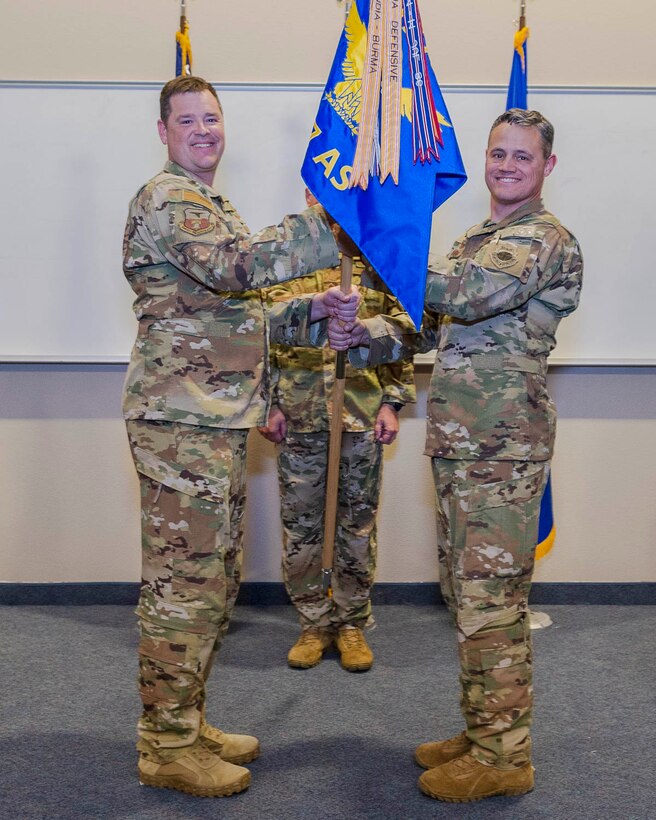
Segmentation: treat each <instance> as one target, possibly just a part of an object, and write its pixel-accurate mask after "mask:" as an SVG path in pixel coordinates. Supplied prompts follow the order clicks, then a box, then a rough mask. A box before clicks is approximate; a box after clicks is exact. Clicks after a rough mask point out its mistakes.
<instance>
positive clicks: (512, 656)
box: [461, 619, 533, 766]
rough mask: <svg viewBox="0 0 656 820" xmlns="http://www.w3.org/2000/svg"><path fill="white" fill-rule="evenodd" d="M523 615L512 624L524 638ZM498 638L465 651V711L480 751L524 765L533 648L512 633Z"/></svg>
mask: <svg viewBox="0 0 656 820" xmlns="http://www.w3.org/2000/svg"><path fill="white" fill-rule="evenodd" d="M524 620H525V619H522V622H520V623H518V624H515V626H514V627H513V628H512V630H510V631H511V632H513V633H515V638H517V639H519V640H521V632H522V631H523V628H524V624H523V621H524ZM485 637H486V643H488V644H489V643H490V640H491V641H492V642H494V633H492V634H490V635H487V636H485ZM498 638H499V640H498V646H492V647H490V646H488V648H481V649H474V650H472V651H470V652H467V651H464V652H462V655H461V657H462V664H463V668H462V677H461V680H462V685H463V712H464V715H465V719H466V721H467V726H468V730H469V731H468V735H469V737H470V738H471V739H472V740H473V741H474V743H475V746H476V749H475V750H474V753H475V754H476V756H478V757H479V758H480V759H483V760H488V761H493V762H494V763H495V764H496V765H500V766H519V765H523V764H524V763H526V762H527V761H528V760H529V759H530V749H531V740H530V735H529V729H530V725H531V720H532V709H533V685H532V661H531V648H530V645H529V644H527V643H518V644H516V643H513V636H512V635H510V634H508V633H505V634H504V635H498ZM504 643H505V645H504Z"/></svg>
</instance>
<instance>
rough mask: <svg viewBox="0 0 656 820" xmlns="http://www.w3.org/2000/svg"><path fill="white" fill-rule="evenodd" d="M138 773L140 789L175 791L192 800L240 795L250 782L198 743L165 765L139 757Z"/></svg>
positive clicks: (245, 771)
mask: <svg viewBox="0 0 656 820" xmlns="http://www.w3.org/2000/svg"><path fill="white" fill-rule="evenodd" d="M138 769H139V780H140V782H141V783H142V785H144V786H155V787H156V788H160V789H177V791H180V792H186V793H187V794H193V795H195V796H196V797H228V795H231V794H236V793H237V792H241V791H243V790H244V789H246V788H247V787H248V785H249V783H250V782H251V773H250V772H249V771H248V769H244V768H243V767H242V766H235V765H233V764H232V763H228V762H226V761H225V760H221V758H220V757H218V756H217V755H215V754H213V753H212V752H210V750H209V749H207V748H206V747H205V746H204V745H203V744H202V743H201V742H198V743H195V744H194V745H193V746H190V747H189V749H188V750H187V751H186V752H185V753H184V754H183V755H181V756H180V757H178V758H176V759H175V760H171V761H168V762H157V761H155V760H152V759H151V758H150V757H147V756H146V755H143V754H142V755H140V756H139V764H138Z"/></svg>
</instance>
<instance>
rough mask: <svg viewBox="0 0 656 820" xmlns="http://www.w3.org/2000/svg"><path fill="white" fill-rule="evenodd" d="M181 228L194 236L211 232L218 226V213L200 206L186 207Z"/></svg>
mask: <svg viewBox="0 0 656 820" xmlns="http://www.w3.org/2000/svg"><path fill="white" fill-rule="evenodd" d="M183 217H184V218H183V220H182V221H181V222H180V230H181V231H184V232H185V233H189V234H191V235H192V236H202V235H203V234H206V233H211V232H212V231H214V230H215V228H216V214H215V213H213V212H212V211H210V210H208V209H207V208H202V207H199V206H195V207H189V208H185V209H184V212H183Z"/></svg>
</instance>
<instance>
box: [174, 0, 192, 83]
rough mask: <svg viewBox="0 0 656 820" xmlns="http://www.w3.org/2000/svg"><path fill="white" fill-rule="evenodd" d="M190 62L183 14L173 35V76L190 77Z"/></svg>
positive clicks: (187, 26) (186, 25)
mask: <svg viewBox="0 0 656 820" xmlns="http://www.w3.org/2000/svg"><path fill="white" fill-rule="evenodd" d="M182 8H183V11H184V8H185V4H184V3H183V4H182ZM192 60H193V57H192V53H191V40H190V39H189V23H188V22H187V18H186V16H185V15H184V13H183V14H182V16H181V17H180V30H179V31H177V32H176V35H175V76H176V77H179V76H180V75H181V74H185V75H190V74H191V73H192V67H191V64H192Z"/></svg>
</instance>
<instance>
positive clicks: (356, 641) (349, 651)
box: [335, 626, 374, 672]
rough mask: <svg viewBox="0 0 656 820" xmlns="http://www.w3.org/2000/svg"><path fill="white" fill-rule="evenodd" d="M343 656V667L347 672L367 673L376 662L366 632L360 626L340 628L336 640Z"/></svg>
mask: <svg viewBox="0 0 656 820" xmlns="http://www.w3.org/2000/svg"><path fill="white" fill-rule="evenodd" d="M335 643H336V645H337V648H338V649H339V653H340V655H341V656H342V666H343V667H344V669H346V671H347V672H366V671H367V670H368V669H371V664H372V663H373V662H374V653H373V652H372V651H371V649H369V645H368V644H367V641H366V638H365V637H364V632H363V631H362V630H361V629H360V627H358V626H340V628H339V630H338V632H337V638H336V639H335Z"/></svg>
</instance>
